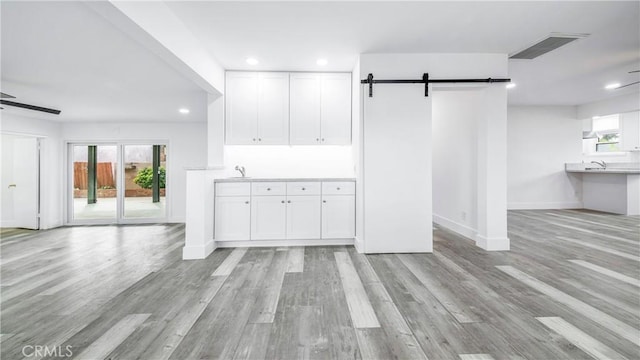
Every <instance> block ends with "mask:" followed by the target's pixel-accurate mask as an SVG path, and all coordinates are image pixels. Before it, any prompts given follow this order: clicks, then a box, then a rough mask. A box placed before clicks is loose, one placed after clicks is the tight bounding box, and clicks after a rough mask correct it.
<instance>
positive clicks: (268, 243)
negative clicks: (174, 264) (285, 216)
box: [216, 239, 354, 248]
mask: <svg viewBox="0 0 640 360" xmlns="http://www.w3.org/2000/svg"><path fill="white" fill-rule="evenodd" d="M353 244H354V239H310V240H242V241H216V247H217V248H229V247H231V248H235V247H277V246H330V245H353Z"/></svg>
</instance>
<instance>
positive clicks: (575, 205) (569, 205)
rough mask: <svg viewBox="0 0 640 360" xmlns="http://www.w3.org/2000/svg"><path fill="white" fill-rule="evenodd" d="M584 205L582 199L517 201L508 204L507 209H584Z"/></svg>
mask: <svg viewBox="0 0 640 360" xmlns="http://www.w3.org/2000/svg"><path fill="white" fill-rule="evenodd" d="M583 207H584V206H583V204H582V202H580V201H561V202H516V203H508V204H507V210H552V209H582V208H583Z"/></svg>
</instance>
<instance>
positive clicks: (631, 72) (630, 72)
mask: <svg viewBox="0 0 640 360" xmlns="http://www.w3.org/2000/svg"><path fill="white" fill-rule="evenodd" d="M637 72H640V70H633V71H629V74H633V73H637Z"/></svg>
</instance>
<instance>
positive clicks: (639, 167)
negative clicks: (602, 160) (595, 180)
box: [564, 162, 640, 174]
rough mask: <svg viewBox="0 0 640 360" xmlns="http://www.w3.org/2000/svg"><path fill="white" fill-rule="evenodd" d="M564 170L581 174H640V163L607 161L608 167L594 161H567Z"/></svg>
mask: <svg viewBox="0 0 640 360" xmlns="http://www.w3.org/2000/svg"><path fill="white" fill-rule="evenodd" d="M564 170H565V171H566V172H568V173H581V174H640V164H638V163H631V162H612V163H607V167H606V168H604V169H603V168H602V167H601V166H600V165H599V164H594V163H566V164H565V165H564Z"/></svg>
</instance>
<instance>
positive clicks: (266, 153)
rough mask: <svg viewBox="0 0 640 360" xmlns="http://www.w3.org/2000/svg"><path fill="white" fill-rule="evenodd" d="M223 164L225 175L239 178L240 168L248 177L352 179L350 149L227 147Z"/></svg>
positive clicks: (323, 147) (335, 147) (266, 146)
mask: <svg viewBox="0 0 640 360" xmlns="http://www.w3.org/2000/svg"><path fill="white" fill-rule="evenodd" d="M224 164H225V174H226V176H239V175H240V173H239V172H237V171H236V170H234V168H235V166H236V165H241V166H244V167H245V169H246V171H247V173H246V175H247V176H249V177H266V178H291V177H300V178H307V177H321V178H322V177H324V178H330V177H335V178H347V177H348V178H351V177H354V165H353V151H352V149H351V146H330V145H324V146H278V145H260V146H255V145H246V146H244V145H233V146H231V145H229V146H225V147H224Z"/></svg>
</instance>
